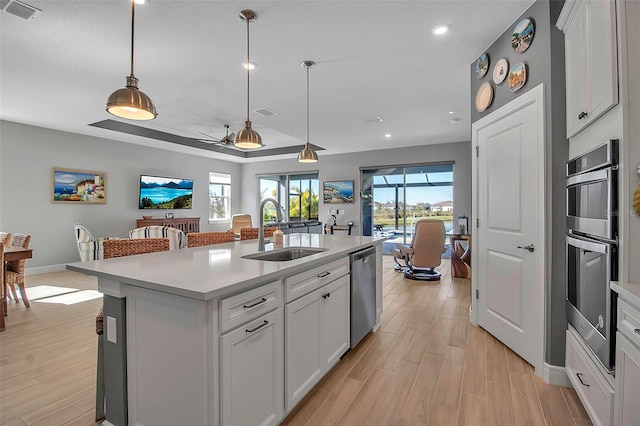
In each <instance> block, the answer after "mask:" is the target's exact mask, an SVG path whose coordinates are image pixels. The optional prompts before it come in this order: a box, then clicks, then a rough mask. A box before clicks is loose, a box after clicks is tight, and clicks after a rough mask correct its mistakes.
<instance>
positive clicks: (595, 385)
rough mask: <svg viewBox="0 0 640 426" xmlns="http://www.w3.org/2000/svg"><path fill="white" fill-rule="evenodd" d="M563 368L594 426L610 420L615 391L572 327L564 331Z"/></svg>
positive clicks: (607, 422)
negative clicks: (565, 333) (564, 350)
mask: <svg viewBox="0 0 640 426" xmlns="http://www.w3.org/2000/svg"><path fill="white" fill-rule="evenodd" d="M566 342H567V348H566V354H565V368H566V372H567V376H568V377H569V380H570V381H571V384H572V385H573V387H574V388H575V390H576V393H577V394H578V397H579V398H580V401H581V402H582V405H584V409H585V410H586V412H587V413H588V414H589V417H590V418H591V421H592V422H593V424H595V425H610V424H611V422H612V420H613V401H614V390H613V387H612V386H611V384H610V383H609V379H608V377H607V376H605V374H603V373H602V372H601V371H600V370H599V368H598V365H597V364H596V361H594V360H593V359H592V355H591V354H590V351H589V349H588V348H587V347H586V345H585V344H584V343H583V342H582V339H581V338H580V336H579V335H578V333H577V332H576V331H575V330H573V328H572V327H571V326H569V329H568V330H567V340H566Z"/></svg>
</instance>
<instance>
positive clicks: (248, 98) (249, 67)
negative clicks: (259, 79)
mask: <svg viewBox="0 0 640 426" xmlns="http://www.w3.org/2000/svg"><path fill="white" fill-rule="evenodd" d="M250 20H251V19H249V18H248V17H247V121H249V72H250V70H249V68H250V67H249V21H250Z"/></svg>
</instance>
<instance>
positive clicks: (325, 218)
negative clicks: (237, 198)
mask: <svg viewBox="0 0 640 426" xmlns="http://www.w3.org/2000/svg"><path fill="white" fill-rule="evenodd" d="M441 161H453V162H455V164H454V169H453V173H454V197H453V198H454V200H453V202H454V209H455V211H454V214H455V215H456V216H460V215H463V214H464V215H467V216H471V144H470V142H457V143H447V144H437V145H422V146H415V147H408V148H392V149H385V150H377V151H367V152H359V153H353V154H340V155H326V156H322V155H321V156H320V161H319V162H318V163H316V164H310V165H302V164H300V163H298V162H297V161H296V160H295V159H286V160H274V161H263V162H260V163H250V164H243V165H242V182H243V187H244V189H246V190H245V191H243V198H242V210H243V212H245V213H250V214H251V216H252V217H254V218H255V217H259V216H258V196H259V190H258V179H257V178H256V175H259V174H266V173H273V174H278V173H291V172H299V171H310V170H317V171H318V172H319V178H320V182H321V185H322V182H323V181H325V180H353V181H354V194H355V202H354V203H353V204H325V203H324V202H322V199H321V201H320V206H319V219H320V221H322V222H324V223H327V222H329V218H330V215H329V209H330V208H331V209H336V208H337V209H344V210H345V214H344V215H339V216H338V217H337V218H338V224H339V225H344V224H346V223H347V222H348V221H353V222H355V224H356V227H355V229H354V231H353V232H354V233H355V234H357V235H362V229H361V223H360V213H361V207H360V202H361V199H360V168H361V167H371V166H390V165H408V164H426V163H434V162H441ZM321 187H322V186H321ZM469 223H471V221H470V222H469Z"/></svg>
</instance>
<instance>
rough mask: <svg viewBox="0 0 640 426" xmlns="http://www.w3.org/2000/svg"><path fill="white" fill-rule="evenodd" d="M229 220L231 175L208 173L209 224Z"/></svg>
mask: <svg viewBox="0 0 640 426" xmlns="http://www.w3.org/2000/svg"><path fill="white" fill-rule="evenodd" d="M230 220H231V175H230V174H227V173H216V172H209V222H223V221H226V222H228V221H230Z"/></svg>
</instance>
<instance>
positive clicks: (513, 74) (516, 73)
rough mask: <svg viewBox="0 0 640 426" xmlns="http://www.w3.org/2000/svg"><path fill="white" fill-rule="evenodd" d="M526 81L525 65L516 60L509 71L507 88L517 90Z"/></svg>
mask: <svg viewBox="0 0 640 426" xmlns="http://www.w3.org/2000/svg"><path fill="white" fill-rule="evenodd" d="M526 82H527V66H526V65H525V64H524V62H518V63H517V64H515V65H514V66H513V67H511V71H509V90H511V91H512V92H517V91H518V90H520V89H522V86H524V84H525V83H526Z"/></svg>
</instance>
